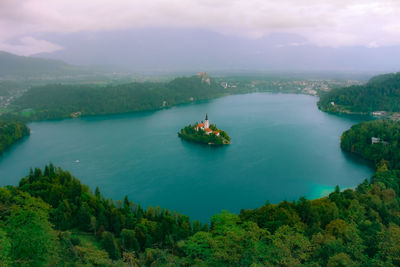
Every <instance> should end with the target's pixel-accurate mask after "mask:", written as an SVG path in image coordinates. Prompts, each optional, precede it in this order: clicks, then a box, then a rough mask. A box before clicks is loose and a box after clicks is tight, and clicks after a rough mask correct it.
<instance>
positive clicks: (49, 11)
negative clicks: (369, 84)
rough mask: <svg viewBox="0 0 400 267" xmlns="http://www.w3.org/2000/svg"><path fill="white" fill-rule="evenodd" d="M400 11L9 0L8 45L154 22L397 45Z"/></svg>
mask: <svg viewBox="0 0 400 267" xmlns="http://www.w3.org/2000/svg"><path fill="white" fill-rule="evenodd" d="M398 14H400V1H396V0H353V1H348V0H327V1H320V0H279V1H271V0H240V1H239V0H234V1H233V0H190V1H188V0H113V1H110V0H108V1H107V0H96V1H82V0H21V1H13V0H1V1H0V31H1V33H2V34H1V35H0V47H3V48H4V47H10V45H11V44H10V40H13V39H15V38H24V37H27V36H33V35H34V34H45V33H74V32H82V31H101V30H123V29H132V28H148V27H170V28H174V27H178V28H203V29H208V30H212V31H216V32H220V33H224V34H230V35H242V36H247V37H251V38H254V37H256V38H259V37H261V36H263V35H268V34H271V33H275V32H285V33H293V34H300V35H302V36H304V37H306V38H307V39H308V41H309V42H310V43H313V44H315V45H318V46H332V47H340V46H366V47H372V46H390V45H398V44H400V19H399V15H398ZM43 41H44V40H43ZM54 46H56V45H55V44H54ZM47 47H48V48H51V49H54V48H55V47H52V46H51V45H48V46H47ZM45 48H46V46H43V49H45ZM27 49H28V48H27ZM43 52H45V50H44V51H43ZM25 54H26V52H25Z"/></svg>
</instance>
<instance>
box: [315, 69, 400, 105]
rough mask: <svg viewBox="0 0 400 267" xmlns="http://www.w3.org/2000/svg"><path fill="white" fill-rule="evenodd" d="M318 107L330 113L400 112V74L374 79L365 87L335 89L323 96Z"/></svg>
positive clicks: (355, 86)
mask: <svg viewBox="0 0 400 267" xmlns="http://www.w3.org/2000/svg"><path fill="white" fill-rule="evenodd" d="M318 107H319V108H320V109H321V110H323V111H328V112H351V113H370V112H372V111H378V110H384V111H389V112H398V111H400V73H392V74H385V75H379V76H376V77H373V78H371V79H370V80H369V82H368V83H366V84H365V85H354V86H350V87H346V88H339V89H333V90H331V91H330V92H329V93H327V94H324V95H322V96H321V98H320V100H319V102H318Z"/></svg>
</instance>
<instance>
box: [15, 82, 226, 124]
mask: <svg viewBox="0 0 400 267" xmlns="http://www.w3.org/2000/svg"><path fill="white" fill-rule="evenodd" d="M224 93H225V92H224V89H223V87H221V86H220V85H218V84H217V83H215V82H214V81H213V80H211V81H210V82H209V83H208V82H207V81H205V80H204V79H203V78H202V77H198V76H193V77H184V78H176V79H174V80H172V81H171V82H169V83H151V82H145V83H129V84H122V85H108V86H94V85H61V84H54V85H47V86H40V87H33V88H32V89H30V90H29V91H28V92H26V93H25V94H24V95H23V96H22V97H20V98H18V99H17V100H16V101H15V102H14V103H13V104H14V108H15V109H16V110H17V111H22V110H26V109H29V110H31V111H32V112H31V115H30V119H32V120H43V119H55V118H67V117H71V114H72V113H78V114H79V115H97V114H116V113H124V112H133V111H141V110H152V109H159V108H164V107H169V106H172V105H176V104H179V103H186V102H191V101H196V100H203V99H209V98H214V97H217V96H221V95H223V94H224Z"/></svg>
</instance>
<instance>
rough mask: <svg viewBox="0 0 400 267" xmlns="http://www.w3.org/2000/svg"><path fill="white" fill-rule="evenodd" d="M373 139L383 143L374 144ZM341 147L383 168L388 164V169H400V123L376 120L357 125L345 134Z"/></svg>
mask: <svg viewBox="0 0 400 267" xmlns="http://www.w3.org/2000/svg"><path fill="white" fill-rule="evenodd" d="M372 137H377V138H380V141H381V142H379V143H375V144H372V142H371V138H372ZM340 145H341V147H342V149H343V150H345V151H348V152H352V153H355V154H357V155H359V156H361V157H363V158H365V159H367V160H371V161H373V162H374V163H375V164H380V167H381V168H385V167H384V166H382V165H383V164H386V165H388V166H386V168H390V169H400V124H399V123H394V122H391V121H389V120H375V121H368V122H362V123H359V124H356V125H354V126H352V127H351V128H350V130H348V131H346V132H344V133H343V135H342V137H341V144H340ZM382 160H384V161H382ZM381 170H383V169H381Z"/></svg>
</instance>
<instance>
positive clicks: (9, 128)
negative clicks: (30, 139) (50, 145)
mask: <svg viewBox="0 0 400 267" xmlns="http://www.w3.org/2000/svg"><path fill="white" fill-rule="evenodd" d="M27 135H29V128H28V126H26V125H25V124H23V123H21V122H17V121H0V155H1V153H2V152H3V151H4V150H6V149H7V148H9V147H10V146H11V145H12V144H14V143H15V142H17V141H18V140H20V139H21V138H23V137H25V136H27Z"/></svg>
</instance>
